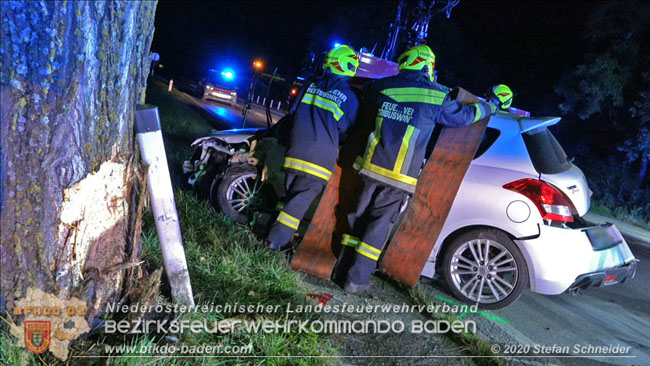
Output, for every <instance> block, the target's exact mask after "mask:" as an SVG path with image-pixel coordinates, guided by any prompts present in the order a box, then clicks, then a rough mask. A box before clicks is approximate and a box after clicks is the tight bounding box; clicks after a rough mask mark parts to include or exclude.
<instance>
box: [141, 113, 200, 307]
mask: <svg viewBox="0 0 650 366" xmlns="http://www.w3.org/2000/svg"><path fill="white" fill-rule="evenodd" d="M137 109H138V110H137V111H136V112H135V132H136V134H137V137H138V143H139V145H140V153H141V154H142V160H143V161H144V163H145V164H147V165H148V166H149V170H148V172H147V189H148V190H149V197H150V198H151V206H152V209H153V215H154V218H155V221H156V230H157V231H158V238H159V239H160V246H161V247H162V254H163V260H164V262H165V271H166V272H167V278H168V280H169V284H170V285H171V289H172V297H173V299H174V301H177V302H182V303H185V304H187V305H194V298H193V295H192V285H191V283H190V275H189V272H188V270H187V262H186V261H185V251H184V250H183V239H182V237H181V228H180V225H179V221H178V213H177V212H176V201H175V200H174V191H173V189H172V182H171V179H170V177H169V167H168V166H167V156H166V155H165V145H164V143H163V138H162V132H161V131H160V116H159V115H158V107H155V106H151V105H139V106H138V108H137Z"/></svg>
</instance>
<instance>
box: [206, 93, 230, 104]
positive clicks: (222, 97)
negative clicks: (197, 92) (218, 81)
mask: <svg viewBox="0 0 650 366" xmlns="http://www.w3.org/2000/svg"><path fill="white" fill-rule="evenodd" d="M204 98H205V99H212V100H218V101H221V102H230V103H232V102H233V101H237V95H236V94H235V95H233V94H224V93H215V92H211V91H206V92H205V94H204Z"/></svg>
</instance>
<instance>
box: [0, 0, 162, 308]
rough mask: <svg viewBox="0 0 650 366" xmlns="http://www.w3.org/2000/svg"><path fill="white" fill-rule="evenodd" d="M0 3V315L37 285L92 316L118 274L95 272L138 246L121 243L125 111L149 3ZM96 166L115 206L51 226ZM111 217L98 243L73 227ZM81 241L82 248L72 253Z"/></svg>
mask: <svg viewBox="0 0 650 366" xmlns="http://www.w3.org/2000/svg"><path fill="white" fill-rule="evenodd" d="M0 6H1V10H2V26H1V27H2V28H1V31H2V34H1V36H0V38H1V39H2V44H1V46H0V47H1V49H2V54H1V56H0V57H1V59H2V65H1V69H0V72H1V82H2V84H1V85H0V91H1V103H2V116H1V121H2V123H1V139H2V140H1V142H2V158H1V168H2V169H1V171H0V178H1V179H2V184H1V186H2V188H1V189H2V196H1V199H2V213H1V217H0V224H1V233H0V238H1V242H2V246H1V248H0V253H1V258H2V259H1V261H2V262H1V264H2V279H1V286H2V304H0V308H5V307H6V308H11V307H12V306H13V304H14V302H15V301H16V299H18V298H20V297H22V296H23V294H24V293H25V291H26V289H27V288H29V287H38V288H40V289H42V290H44V291H46V292H50V293H54V294H56V295H57V296H58V297H60V298H66V297H69V296H77V297H80V298H82V299H83V300H85V301H88V302H89V314H90V315H91V317H92V315H94V314H95V313H96V312H97V311H99V309H100V308H101V307H102V306H103V305H104V304H105V303H106V301H110V300H114V299H115V298H117V297H118V296H119V295H120V288H121V285H122V282H123V279H124V274H123V271H118V272H110V271H107V270H106V269H107V268H109V267H111V266H115V265H119V264H120V263H126V262H125V261H127V262H128V260H130V259H132V257H131V253H132V252H134V250H133V248H132V247H133V246H137V245H139V244H138V243H137V242H132V240H131V239H130V237H131V233H132V232H133V231H134V230H136V228H135V227H134V223H136V221H135V220H133V219H132V217H133V215H134V210H135V204H134V203H135V200H134V199H133V195H135V194H137V192H136V191H135V190H133V189H132V188H133V187H134V182H135V179H134V178H133V164H129V161H130V160H131V156H132V154H133V132H132V131H133V110H134V108H135V105H136V104H137V103H143V102H144V90H145V85H146V77H147V74H148V69H149V64H150V60H149V58H148V55H149V47H150V44H151V40H152V38H153V20H154V13H155V8H156V2H155V1H114V2H104V1H102V2H92V1H84V2H77V1H68V2H49V1H30V2H18V1H16V2H2V4H0ZM107 162H112V163H113V164H116V165H115V167H116V166H121V167H122V168H120V169H119V170H115V172H116V174H117V172H118V171H119V172H120V173H119V174H122V176H121V177H122V178H120V179H122V184H121V188H119V192H109V193H111V197H113V198H114V199H113V200H112V201H109V202H106V205H105V207H104V208H102V211H103V212H101V213H95V212H83V214H82V215H81V216H80V217H81V218H80V219H79V220H76V221H75V222H72V223H69V222H62V219H61V211H62V206H63V205H64V204H65V202H67V201H65V197H64V195H65V193H64V192H70V193H69V194H72V191H70V188H71V187H73V186H75V185H77V187H84V184H83V182H84V181H85V180H86V179H87V178H88V177H89V176H90V175H89V174H90V173H91V172H95V174H99V170H100V167H101V166H103V165H104V164H105V163H107ZM99 188H101V187H98V189H99ZM79 189H81V188H79ZM69 198H71V199H72V197H69ZM104 198H105V197H89V198H88V199H89V200H92V199H94V200H97V201H99V200H103V199H104ZM89 207H90V206H89ZM120 212H123V214H121V215H122V217H120V218H119V220H116V222H115V225H114V226H113V227H111V228H110V230H107V231H105V232H104V233H102V234H101V235H100V236H99V237H97V238H93V239H92V240H90V239H89V238H88V237H87V236H84V232H83V231H81V228H91V227H93V225H94V223H93V220H96V219H97V217H102V215H109V214H112V215H115V217H117V216H118V214H119V213H120ZM138 239H139V238H138ZM84 240H86V243H87V245H85V244H84V245H81V246H80V245H79V243H80V242H84ZM135 252H136V253H137V250H135ZM127 267H128V266H127ZM125 268H126V267H125ZM94 273H100V274H104V275H102V276H95V275H93V274H94Z"/></svg>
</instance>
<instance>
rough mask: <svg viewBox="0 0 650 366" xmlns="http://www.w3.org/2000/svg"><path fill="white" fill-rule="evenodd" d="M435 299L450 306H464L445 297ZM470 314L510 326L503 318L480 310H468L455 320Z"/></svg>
mask: <svg viewBox="0 0 650 366" xmlns="http://www.w3.org/2000/svg"><path fill="white" fill-rule="evenodd" d="M436 299H438V300H440V301H444V302H446V303H448V304H452V305H457V306H462V305H466V304H461V303H459V302H456V301H454V300H452V299H448V298H446V297H442V296H439V295H437V296H436ZM471 313H476V314H479V315H481V316H483V317H484V318H487V319H489V320H492V321H494V322H497V323H501V324H510V322H509V321H507V320H505V319H503V318H500V317H498V316H496V315H492V314H490V313H487V312H485V311H482V310H481V311H476V312H474V311H469V310H468V311H465V312H463V313H461V314H460V315H458V316H457V317H456V318H458V319H462V318H464V317H465V316H466V315H467V314H471Z"/></svg>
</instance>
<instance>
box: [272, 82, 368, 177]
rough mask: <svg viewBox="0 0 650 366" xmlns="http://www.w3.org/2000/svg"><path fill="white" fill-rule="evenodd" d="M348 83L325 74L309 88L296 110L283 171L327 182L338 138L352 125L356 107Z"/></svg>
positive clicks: (336, 152) (355, 98) (354, 97)
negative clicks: (286, 170) (290, 171)
mask: <svg viewBox="0 0 650 366" xmlns="http://www.w3.org/2000/svg"><path fill="white" fill-rule="evenodd" d="M348 80H349V78H348V77H340V76H336V75H332V74H331V73H327V74H325V76H324V77H323V79H321V80H319V81H316V82H314V83H311V84H310V85H309V87H308V88H307V90H306V92H305V94H304V95H303V96H302V99H301V100H300V103H298V107H297V108H296V113H295V117H294V119H295V120H294V126H293V129H292V131H291V140H290V143H289V149H288V151H287V156H286V158H285V159H284V168H285V169H290V170H292V172H294V173H296V174H299V175H303V176H310V177H316V178H319V179H324V180H325V181H326V182H327V181H329V179H330V177H331V176H332V171H333V169H334V164H335V163H336V157H337V155H338V148H339V141H340V136H341V135H343V134H344V133H345V132H346V131H347V130H348V128H349V127H350V125H351V124H352V123H353V122H354V120H355V118H356V115H357V109H358V108H359V101H358V99H357V97H356V95H355V94H354V93H353V92H352V90H351V89H350V86H349V84H348Z"/></svg>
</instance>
